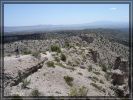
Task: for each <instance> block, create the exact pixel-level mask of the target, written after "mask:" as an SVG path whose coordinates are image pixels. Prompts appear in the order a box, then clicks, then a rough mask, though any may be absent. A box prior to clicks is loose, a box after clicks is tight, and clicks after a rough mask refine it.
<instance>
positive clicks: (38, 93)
mask: <svg viewBox="0 0 133 100" xmlns="http://www.w3.org/2000/svg"><path fill="white" fill-rule="evenodd" d="M40 94H41V93H40V92H39V91H38V90H37V89H34V90H32V92H31V96H40Z"/></svg>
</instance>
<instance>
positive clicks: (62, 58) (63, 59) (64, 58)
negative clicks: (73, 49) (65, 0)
mask: <svg viewBox="0 0 133 100" xmlns="http://www.w3.org/2000/svg"><path fill="white" fill-rule="evenodd" d="M61 60H62V61H64V62H65V61H66V56H65V55H64V54H61Z"/></svg>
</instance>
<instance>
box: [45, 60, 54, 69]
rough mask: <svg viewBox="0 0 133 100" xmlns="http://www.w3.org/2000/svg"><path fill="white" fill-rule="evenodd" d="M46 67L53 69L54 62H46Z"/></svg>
mask: <svg viewBox="0 0 133 100" xmlns="http://www.w3.org/2000/svg"><path fill="white" fill-rule="evenodd" d="M47 66H48V67H53V68H55V65H54V62H53V61H48V62H47Z"/></svg>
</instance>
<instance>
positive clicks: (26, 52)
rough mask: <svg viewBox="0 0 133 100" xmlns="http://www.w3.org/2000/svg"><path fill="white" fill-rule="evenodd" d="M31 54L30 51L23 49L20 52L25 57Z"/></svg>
mask: <svg viewBox="0 0 133 100" xmlns="http://www.w3.org/2000/svg"><path fill="white" fill-rule="evenodd" d="M31 53H32V52H31V51H30V50H28V49H24V50H23V51H22V54H24V55H27V54H31Z"/></svg>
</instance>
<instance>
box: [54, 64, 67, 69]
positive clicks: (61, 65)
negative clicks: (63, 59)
mask: <svg viewBox="0 0 133 100" xmlns="http://www.w3.org/2000/svg"><path fill="white" fill-rule="evenodd" d="M55 65H58V66H60V67H63V68H65V66H64V65H63V64H62V63H55Z"/></svg>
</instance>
